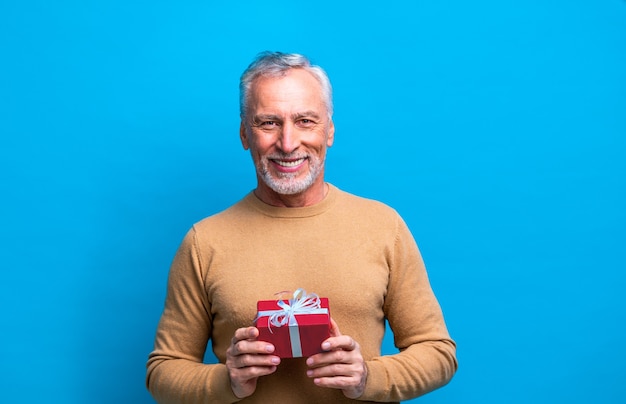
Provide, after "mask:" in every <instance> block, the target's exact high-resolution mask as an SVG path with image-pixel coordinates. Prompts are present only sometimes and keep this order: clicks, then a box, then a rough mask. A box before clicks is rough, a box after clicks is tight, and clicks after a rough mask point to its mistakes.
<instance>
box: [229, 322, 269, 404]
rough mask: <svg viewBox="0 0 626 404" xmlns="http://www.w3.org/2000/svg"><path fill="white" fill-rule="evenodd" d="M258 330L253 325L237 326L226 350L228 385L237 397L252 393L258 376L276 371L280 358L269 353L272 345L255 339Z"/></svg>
mask: <svg viewBox="0 0 626 404" xmlns="http://www.w3.org/2000/svg"><path fill="white" fill-rule="evenodd" d="M258 336H259V330H258V329H256V328H255V327H247V328H239V329H238V330H237V331H235V335H234V336H233V339H232V341H231V343H230V346H229V347H228V349H227V350H226V368H227V369H228V375H229V376H230V386H231V388H232V389H233V393H234V394H235V396H237V397H238V398H244V397H248V396H250V395H252V393H254V391H255V390H256V382H257V379H258V378H259V377H260V376H266V375H269V374H272V373H274V372H275V371H276V367H277V366H278V364H279V363H280V358H279V357H278V356H275V355H271V354H272V352H274V345H272V344H269V343H267V342H263V341H257V340H256V338H257V337H258Z"/></svg>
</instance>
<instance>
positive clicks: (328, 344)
mask: <svg viewBox="0 0 626 404" xmlns="http://www.w3.org/2000/svg"><path fill="white" fill-rule="evenodd" d="M322 349H323V350H325V351H328V350H329V349H330V342H324V343H323V344H322Z"/></svg>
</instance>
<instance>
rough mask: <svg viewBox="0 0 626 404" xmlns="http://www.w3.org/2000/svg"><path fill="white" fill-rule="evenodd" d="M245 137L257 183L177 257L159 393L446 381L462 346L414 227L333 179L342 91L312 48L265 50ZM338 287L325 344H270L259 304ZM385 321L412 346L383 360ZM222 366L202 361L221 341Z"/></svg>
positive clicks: (377, 397) (271, 393)
mask: <svg viewBox="0 0 626 404" xmlns="http://www.w3.org/2000/svg"><path fill="white" fill-rule="evenodd" d="M240 104H241V105H240V107H241V127H240V137H241V142H242V145H243V147H244V149H246V150H250V153H251V155H252V160H253V162H254V165H255V167H256V175H257V180H258V183H257V187H256V189H255V190H254V191H253V192H251V193H250V194H249V195H247V196H246V197H245V198H244V199H243V200H241V201H240V202H238V203H236V204H235V205H233V206H232V207H230V208H229V209H227V210H225V211H223V212H221V213H219V214H216V215H213V216H211V217H209V218H207V219H204V220H203V221H201V222H199V223H197V224H196V225H194V226H193V228H192V229H191V230H190V231H189V233H188V234H187V236H186V237H185V239H184V240H183V242H182V244H181V246H180V248H179V251H178V252H177V254H176V257H175V258H174V262H173V263H172V267H171V271H170V276H169V281H168V291H167V298H166V302H165V308H164V311H163V316H162V318H161V321H160V323H159V326H158V331H157V336H156V342H155V348H154V351H153V352H152V353H151V354H150V357H149V360H148V374H147V384H148V388H149V390H150V392H151V393H152V394H153V396H154V397H155V399H156V400H157V401H158V402H163V403H166V402H172V403H209V402H211V403H212V402H236V401H241V402H250V403H274V402H277V403H278V402H280V403H283V402H284V403H341V402H350V401H352V400H353V399H356V400H361V401H379V402H380V401H387V402H394V401H395V402H397V401H400V400H406V399H410V398H413V397H417V396H419V395H422V394H425V393H427V392H429V391H431V390H433V389H435V388H437V387H440V386H443V385H444V384H446V383H447V382H448V381H449V380H450V378H451V377H452V375H453V374H454V372H455V371H456V367H457V362H456V357H455V344H454V342H453V341H452V340H451V339H450V337H449V335H448V332H447V330H446V326H445V323H444V320H443V317H442V313H441V310H440V308H439V305H438V303H437V300H436V299H435V296H434V295H433V293H432V290H431V288H430V285H429V282H428V278H427V275H426V271H425V268H424V265H423V262H422V259H421V257H420V254H419V251H418V249H417V246H416V245H415V242H414V240H413V237H412V236H411V234H410V232H409V230H408V228H407V226H406V225H405V224H404V222H403V221H402V219H401V218H400V217H399V216H398V214H397V213H396V212H395V211H394V210H392V209H391V208H389V207H387V206H385V205H383V204H381V203H379V202H375V201H371V200H367V199H363V198H359V197H356V196H353V195H350V194H348V193H345V192H343V191H341V190H339V189H338V188H336V187H335V186H333V185H330V184H328V183H326V182H325V181H324V161H325V159H326V152H327V149H328V148H329V147H331V146H332V144H333V141H334V136H335V128H334V124H333V121H332V111H333V109H332V108H333V107H332V94H331V86H330V82H329V80H328V78H327V76H326V74H325V73H324V71H323V70H322V69H321V68H319V67H317V66H312V65H311V64H310V63H309V61H308V60H307V59H306V58H304V57H303V56H300V55H295V54H282V53H278V52H277V53H263V54H261V55H259V57H258V58H257V59H256V60H255V61H254V62H253V63H252V64H251V65H250V66H249V67H248V69H247V70H246V71H245V72H244V74H243V75H242V78H241V83H240ZM298 288H303V289H305V290H306V291H309V292H314V293H316V294H317V295H319V296H324V297H328V298H329V301H330V312H331V316H332V329H331V333H330V335H331V336H330V338H328V339H327V340H325V341H324V342H323V343H322V346H321V349H322V350H323V352H322V353H320V354H316V355H313V356H311V357H309V358H295V359H282V360H281V358H279V357H278V356H276V355H273V352H274V349H275V347H274V346H273V345H272V344H270V343H267V342H263V341H258V340H257V336H258V335H259V331H258V330H257V329H256V328H255V327H253V326H252V320H253V318H254V317H255V314H256V302H257V301H258V300H267V299H272V298H274V294H275V293H276V292H279V291H284V290H292V291H295V290H296V289H298ZM385 320H388V321H389V325H390V327H391V329H392V330H393V332H394V339H395V344H396V346H397V347H398V348H399V350H400V353H398V354H395V355H388V356H381V354H380V348H381V342H382V338H383V334H384V331H385ZM209 340H210V341H211V343H212V349H213V352H214V353H215V355H216V356H217V358H218V359H219V363H217V364H203V363H202V359H203V356H204V353H205V349H206V347H207V344H208V341H209Z"/></svg>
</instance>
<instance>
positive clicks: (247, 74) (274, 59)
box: [239, 51, 333, 119]
mask: <svg viewBox="0 0 626 404" xmlns="http://www.w3.org/2000/svg"><path fill="white" fill-rule="evenodd" d="M290 69H304V70H306V71H307V72H309V73H311V74H312V75H313V76H314V77H315V78H316V79H317V81H319V83H320V85H321V86H322V98H323V99H324V103H325V104H326V109H327V110H328V118H329V119H330V118H331V117H332V116H333V89H332V86H331V85H330V80H329V79H328V75H327V74H326V72H325V71H324V69H322V68H321V67H319V66H316V65H313V64H311V62H310V61H309V59H308V58H306V57H305V56H303V55H299V54H297V53H282V52H269V51H266V52H261V53H259V54H258V55H257V57H256V58H255V59H254V61H253V62H252V63H250V66H248V68H247V69H246V70H245V71H244V72H243V74H242V75H241V79H240V81H239V112H240V114H241V116H242V117H244V116H245V115H246V105H247V103H248V94H249V92H250V87H251V86H252V82H253V81H254V80H255V79H256V78H258V77H261V76H263V77H283V76H284V75H285V74H287V71H288V70H290Z"/></svg>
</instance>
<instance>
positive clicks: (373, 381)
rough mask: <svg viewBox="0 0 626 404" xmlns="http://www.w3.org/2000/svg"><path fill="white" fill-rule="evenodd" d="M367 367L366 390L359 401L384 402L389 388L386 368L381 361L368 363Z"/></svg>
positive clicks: (366, 363)
mask: <svg viewBox="0 0 626 404" xmlns="http://www.w3.org/2000/svg"><path fill="white" fill-rule="evenodd" d="M365 366H366V367H367V380H366V382H365V390H364V391H363V394H361V396H360V397H359V398H358V399H357V400H361V401H384V400H385V398H386V396H387V393H388V392H387V387H388V386H389V383H388V380H387V373H386V371H385V366H384V365H383V364H382V363H381V362H379V361H367V362H365Z"/></svg>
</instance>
